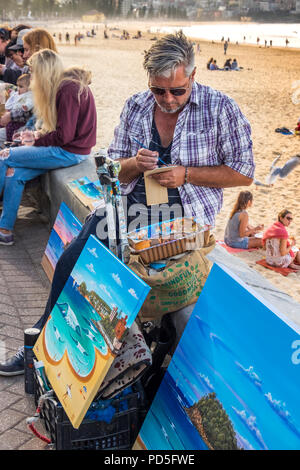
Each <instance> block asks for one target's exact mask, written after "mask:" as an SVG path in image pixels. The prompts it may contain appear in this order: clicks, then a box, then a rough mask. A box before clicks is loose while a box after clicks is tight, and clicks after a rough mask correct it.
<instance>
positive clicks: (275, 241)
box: [263, 209, 300, 270]
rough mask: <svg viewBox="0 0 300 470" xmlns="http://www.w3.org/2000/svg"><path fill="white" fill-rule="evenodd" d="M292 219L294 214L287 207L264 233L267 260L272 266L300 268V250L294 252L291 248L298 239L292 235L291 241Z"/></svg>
mask: <svg viewBox="0 0 300 470" xmlns="http://www.w3.org/2000/svg"><path fill="white" fill-rule="evenodd" d="M292 220H293V216H292V213H291V212H290V211H289V210H287V209H285V210H283V211H281V212H279V214H278V220H277V221H276V222H274V224H273V225H271V227H269V228H268V229H267V230H266V231H265V233H264V235H263V244H264V246H265V248H266V262H267V264H269V265H270V266H278V267H280V268H292V269H297V270H300V252H299V251H297V253H294V251H293V250H292V249H291V247H292V246H295V244H296V240H295V239H294V238H293V237H290V241H289V234H288V231H287V227H289V225H290V223H291V221H292ZM296 263H297V264H296Z"/></svg>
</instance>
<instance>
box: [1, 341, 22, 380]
mask: <svg viewBox="0 0 300 470" xmlns="http://www.w3.org/2000/svg"><path fill="white" fill-rule="evenodd" d="M21 374H24V346H23V347H21V348H19V350H18V352H17V353H16V354H15V355H14V356H13V357H12V358H11V359H9V360H8V361H7V362H3V363H2V364H1V363H0V375H5V376H7V377H10V376H13V375H21Z"/></svg>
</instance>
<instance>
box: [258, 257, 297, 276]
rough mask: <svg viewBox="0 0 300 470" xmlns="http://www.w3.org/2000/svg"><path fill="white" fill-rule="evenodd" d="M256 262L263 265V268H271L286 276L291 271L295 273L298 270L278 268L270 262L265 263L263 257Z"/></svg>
mask: <svg viewBox="0 0 300 470" xmlns="http://www.w3.org/2000/svg"><path fill="white" fill-rule="evenodd" d="M256 263H257V264H259V265H260V266H263V267H264V268H267V269H271V270H272V271H275V272H276V273H279V274H282V276H288V275H289V274H291V273H296V272H298V271H297V270H296V269H292V268H279V267H278V266H271V265H270V264H267V262H266V260H265V258H263V259H261V260H259V261H256Z"/></svg>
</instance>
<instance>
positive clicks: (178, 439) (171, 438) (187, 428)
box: [140, 372, 208, 450]
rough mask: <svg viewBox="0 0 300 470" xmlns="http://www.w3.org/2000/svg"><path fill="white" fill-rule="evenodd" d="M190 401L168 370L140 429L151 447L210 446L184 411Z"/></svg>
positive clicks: (146, 443) (200, 447) (187, 448)
mask: <svg viewBox="0 0 300 470" xmlns="http://www.w3.org/2000/svg"><path fill="white" fill-rule="evenodd" d="M190 405H191V404H190V403H189V400H188V399H187V397H185V396H184V395H183V394H182V392H181V390H180V388H179V387H177V386H176V382H174V380H173V378H172V376H171V375H170V374H169V373H168V372H166V374H165V376H164V380H163V382H162V384H161V386H160V388H159V392H158V393H157V395H156V397H155V399H154V401H153V403H152V405H151V408H150V411H149V412H148V414H147V417H146V420H145V421H144V424H143V427H142V430H141V432H140V437H141V439H142V441H143V442H144V444H145V446H146V447H147V449H148V450H194V449H198V450H208V447H207V446H206V444H205V443H204V441H203V440H202V438H201V436H200V434H199V432H198V431H197V430H196V428H195V427H194V425H193V424H192V422H191V421H190V419H189V417H188V415H187V413H186V412H185V411H184V408H183V407H185V406H187V407H189V406H190Z"/></svg>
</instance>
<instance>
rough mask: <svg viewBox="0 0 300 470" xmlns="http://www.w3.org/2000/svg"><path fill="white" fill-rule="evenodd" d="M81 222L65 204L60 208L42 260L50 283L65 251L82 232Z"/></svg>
mask: <svg viewBox="0 0 300 470" xmlns="http://www.w3.org/2000/svg"><path fill="white" fill-rule="evenodd" d="M81 227H82V224H81V222H79V220H78V219H77V217H75V215H74V214H73V213H72V211H71V210H70V209H69V208H68V206H67V205H66V204H65V203H64V202H63V203H62V204H61V206H60V208H59V211H58V214H57V217H56V219H55V222H54V225H53V228H52V230H51V234H50V237H49V240H48V243H47V246H46V249H45V253H44V256H43V258H42V263H41V264H42V266H43V268H44V271H45V273H46V274H47V276H48V278H49V280H50V281H52V278H53V273H54V270H55V266H56V263H57V261H58V259H59V257H60V256H61V254H62V253H63V251H64V250H65V248H66V247H67V246H68V245H69V244H70V243H71V241H72V240H73V238H75V237H76V236H77V235H78V233H79V232H80V230H81Z"/></svg>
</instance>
